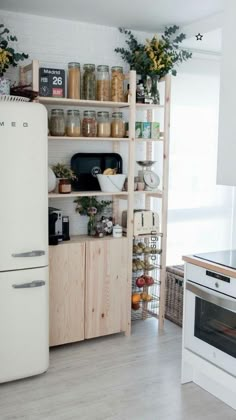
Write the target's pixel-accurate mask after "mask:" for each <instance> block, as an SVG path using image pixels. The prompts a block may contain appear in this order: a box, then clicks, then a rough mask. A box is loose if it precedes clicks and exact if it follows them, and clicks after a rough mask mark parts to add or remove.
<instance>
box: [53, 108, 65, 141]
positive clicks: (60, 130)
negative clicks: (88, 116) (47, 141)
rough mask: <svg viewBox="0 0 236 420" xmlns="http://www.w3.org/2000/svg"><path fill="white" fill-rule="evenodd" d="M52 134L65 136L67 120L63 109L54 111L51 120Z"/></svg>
mask: <svg viewBox="0 0 236 420" xmlns="http://www.w3.org/2000/svg"><path fill="white" fill-rule="evenodd" d="M50 133H51V135H52V136H64V135H65V118H64V111H63V109H52V112H51V118H50Z"/></svg>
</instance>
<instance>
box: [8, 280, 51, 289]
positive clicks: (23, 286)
mask: <svg viewBox="0 0 236 420" xmlns="http://www.w3.org/2000/svg"><path fill="white" fill-rule="evenodd" d="M41 286H45V281H43V280H34V281H31V282H30V283H21V284H13V285H12V287H13V289H29V288H31V287H41Z"/></svg>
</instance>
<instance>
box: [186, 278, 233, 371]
mask: <svg viewBox="0 0 236 420" xmlns="http://www.w3.org/2000/svg"><path fill="white" fill-rule="evenodd" d="M184 347H185V348H187V349H189V350H191V351H192V352H194V353H196V354H197V355H199V356H201V357H203V358H204V359H206V360H209V361H210V362H211V363H213V364H215V365H216V366H218V367H220V368H222V369H224V370H225V371H227V372H228V373H230V374H231V375H234V376H236V299H234V298H232V297H229V296H226V295H224V294H222V293H218V292H216V291H214V290H211V289H210V290H209V289H208V288H206V287H202V286H199V285H198V284H195V283H192V282H190V281H187V282H186V296H185V330H184Z"/></svg>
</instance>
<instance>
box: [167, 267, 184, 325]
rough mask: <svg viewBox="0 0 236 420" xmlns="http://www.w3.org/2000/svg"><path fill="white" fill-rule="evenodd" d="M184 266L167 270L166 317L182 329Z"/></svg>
mask: <svg viewBox="0 0 236 420" xmlns="http://www.w3.org/2000/svg"><path fill="white" fill-rule="evenodd" d="M183 286H184V266H183V265H175V266H172V267H167V268H166V307H165V317H166V318H167V319H169V320H170V321H172V322H174V323H175V324H177V325H179V326H180V327H182V322H183V288H184V287H183Z"/></svg>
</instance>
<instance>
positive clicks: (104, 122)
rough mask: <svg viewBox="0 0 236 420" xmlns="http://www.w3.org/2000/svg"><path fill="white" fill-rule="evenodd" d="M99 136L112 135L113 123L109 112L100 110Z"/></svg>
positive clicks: (98, 117) (98, 120)
mask: <svg viewBox="0 0 236 420" xmlns="http://www.w3.org/2000/svg"><path fill="white" fill-rule="evenodd" d="M97 136H98V137H111V123H110V118H109V112H107V111H100V112H98V113H97Z"/></svg>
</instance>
